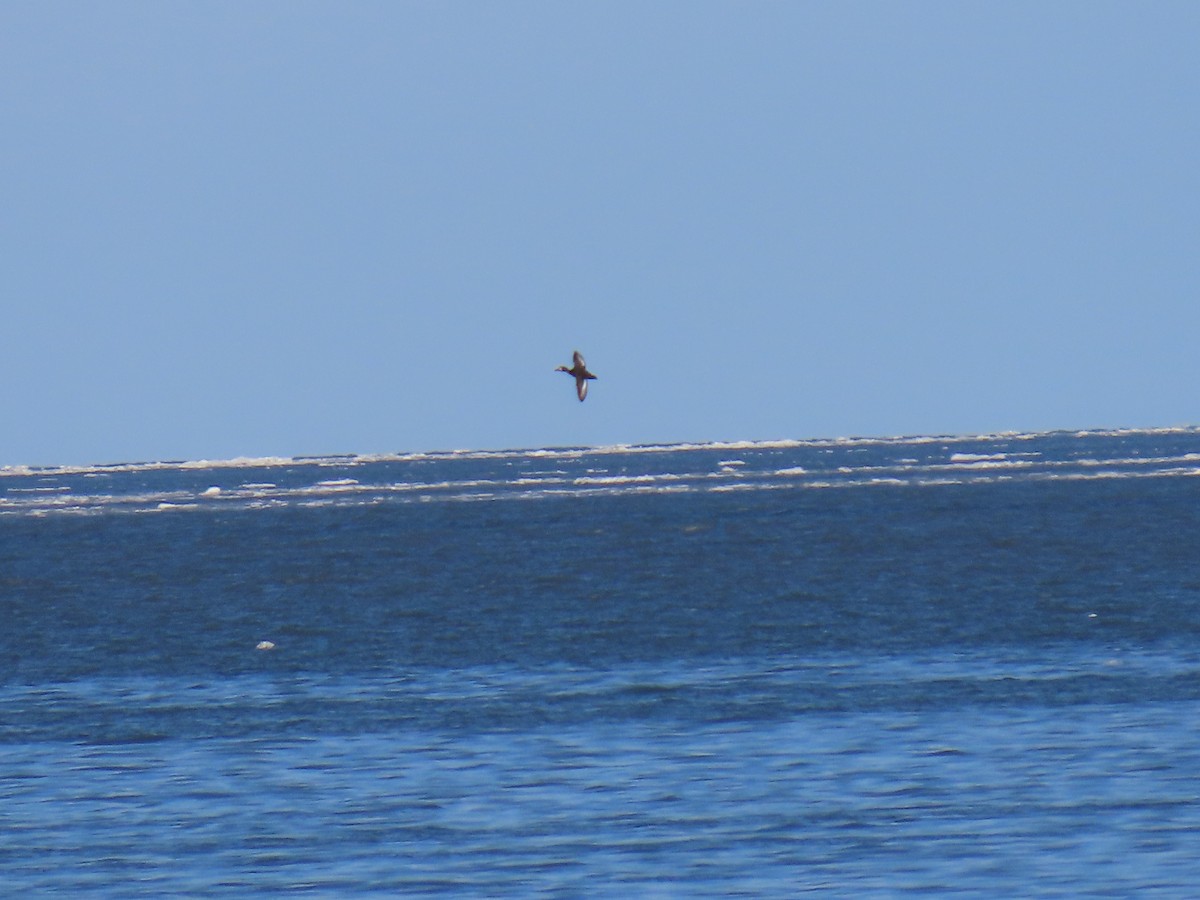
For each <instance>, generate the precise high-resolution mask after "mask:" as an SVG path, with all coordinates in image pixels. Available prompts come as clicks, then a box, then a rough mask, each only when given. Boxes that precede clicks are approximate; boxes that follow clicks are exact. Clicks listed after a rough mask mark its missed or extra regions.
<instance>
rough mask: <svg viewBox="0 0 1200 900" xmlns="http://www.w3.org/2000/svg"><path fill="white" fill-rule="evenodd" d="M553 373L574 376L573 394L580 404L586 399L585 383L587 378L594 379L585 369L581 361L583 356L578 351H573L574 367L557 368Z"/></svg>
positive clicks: (585, 365)
mask: <svg viewBox="0 0 1200 900" xmlns="http://www.w3.org/2000/svg"><path fill="white" fill-rule="evenodd" d="M554 371H555V372H566V373H567V374H568V375H574V376H575V393H576V394H577V395H578V396H579V402H580V403H582V402H583V400H584V398H585V397H587V383H588V379H589V378H595V377H596V376H595V375H593V374H592V373H591V372H589V371H588V369H587V363H585V362H584V361H583V354H582V353H580V352H579V351H578V350H576V351H575V365H574V367H573V368H570V369H568V368H567V367H566V366H559V367H558V368H557V369H555V370H554Z"/></svg>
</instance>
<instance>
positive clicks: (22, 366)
mask: <svg viewBox="0 0 1200 900" xmlns="http://www.w3.org/2000/svg"><path fill="white" fill-rule="evenodd" d="M1198 38H1200V4H1195V3H1191V2H1186V3H1184V2H1155V3H1133V2H1128V3H1107V2H1098V0H1088V2H1057V3H1045V2H1005V3H963V2H918V3H895V2H880V3H874V2H836V3H834V2H829V3H814V2H791V3H725V2H722V3H709V2H703V0H700V2H694V0H693V2H679V3H676V2H661V3H653V2H652V3H645V2H636V3H622V2H605V3H582V2H580V3H559V2H515V3H440V2H421V3H402V2H390V0H389V2H379V3H373V2H372V3H366V2H359V3H310V2H291V0H289V2H279V3H276V2H266V0H262V2H255V3H243V2H219V0H218V2H195V3H191V2H167V3H163V2H157V0H154V2H149V0H148V2H137V3H131V2H120V0H113V2H107V3H102V4H89V3H70V2H52V3H39V2H19V0H13V2H8V3H5V4H3V5H0V92H2V93H0V243H2V246H3V248H4V249H3V257H4V262H3V266H2V270H3V280H2V282H0V284H2V290H3V305H4V315H3V319H2V321H3V323H4V330H3V334H4V340H3V348H4V352H3V354H2V355H0V378H2V379H3V388H2V390H0V415H2V416H3V422H4V425H3V429H2V430H0V465H3V464H21V463H27V464H50V463H82V462H115V461H129V460H151V459H198V458H210V459H212V458H229V457H236V456H262V455H293V454H316V453H336V452H361V453H369V452H391V451H405V450H428V449H450V448H487V447H537V446H548V445H578V444H585V445H586V444H610V443H617V442H657V441H677V440H678V441H682V440H689V441H691V440H741V439H774V438H805V437H834V436H839V435H896V434H931V433H970V432H988V431H997V430H1040V429H1052V428H1085V427H1111V426H1166V425H1181V424H1192V423H1197V422H1200V391H1198V390H1197V386H1198V385H1200V362H1198V359H1200V356H1198V354H1197V352H1196V347H1195V343H1196V336H1197V334H1198V333H1200V290H1198V289H1200V252H1198V248H1200V202H1198V200H1200V190H1198V189H1200V166H1198V165H1197V162H1196V161H1197V159H1200V140H1198V138H1200V116H1197V114H1196V110H1197V102H1198V101H1200V54H1197V53H1196V52H1195V48H1196V46H1197V40H1198ZM575 348H578V349H580V350H581V351H582V352H583V353H584V354H585V355H586V356H587V359H588V362H589V364H590V366H591V368H592V370H593V371H595V372H596V373H597V374H598V375H599V376H600V380H599V381H597V382H595V383H594V384H593V386H592V390H591V393H590V395H589V397H588V400H587V401H586V402H585V403H583V404H580V403H579V402H578V401H577V400H576V399H575V397H574V390H573V387H572V385H571V383H570V379H568V378H567V377H566V376H563V375H561V374H557V373H554V372H553V371H552V370H553V369H554V367H555V366H557V365H560V364H569V361H570V355H571V351H572V350H573V349H575Z"/></svg>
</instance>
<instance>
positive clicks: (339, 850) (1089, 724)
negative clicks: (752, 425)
mask: <svg viewBox="0 0 1200 900" xmlns="http://www.w3.org/2000/svg"><path fill="white" fill-rule="evenodd" d="M1197 475H1200V432H1197V431H1195V430H1190V429H1179V430H1170V431H1161V432H1110V433H1081V434H1047V435H1002V436H993V437H984V438H936V439H934V438H931V439H894V440H883V441H869V440H862V441H826V442H822V441H809V442H776V443H768V444H749V443H745V444H742V443H739V444H724V445H686V446H678V447H620V448H607V449H602V450H561V451H529V452H526V451H513V452H507V453H457V454H412V455H403V456H392V457H374V458H362V457H339V458H325V459H314V460H287V459H271V460H240V461H234V462H229V463H172V464H159V463H147V464H132V465H125V466H102V467H77V468H59V469H28V468H19V469H11V468H10V469H6V470H0V834H3V835H4V839H3V841H0V894H8V895H12V896H29V895H32V894H42V893H50V892H55V891H58V892H61V893H63V894H65V895H69V896H113V897H128V896H139V895H140V896H163V895H197V896H199V895H205V896H208V895H214V894H227V895H230V896H240V895H246V894H273V893H279V894H283V893H287V894H307V895H312V896H358V895H371V894H375V895H386V896H394V895H400V894H402V895H413V896H420V895H426V894H443V893H445V894H459V895H464V896H482V895H489V896H496V895H519V896H528V895H539V894H545V895H550V896H578V895H588V896H612V897H618V896H619V897H628V896H672V897H673V896H706V895H707V896H718V895H719V896H727V895H745V896H778V897H790V896H795V895H797V894H803V893H807V892H813V893H826V894H828V895H831V896H855V897H860V896H894V895H897V894H910V895H915V896H924V895H928V894H939V893H959V894H963V895H978V896H1006V897H1011V896H1072V897H1075V896H1129V895H1132V894H1137V895H1139V896H1140V895H1150V896H1155V895H1157V896H1179V897H1188V896H1195V895H1196V894H1197V893H1198V892H1200V857H1198V856H1197V854H1196V852H1195V837H1194V832H1195V830H1196V829H1197V828H1200V742H1198V741H1197V740H1196V734H1197V733H1198V729H1200V702H1198V701H1200V552H1197V550H1198V542H1197V526H1198V525H1200V478H1197V477H1196V476H1197ZM263 641H269V642H271V644H273V645H274V646H273V648H272V649H257V647H258V645H259V643H260V642H263Z"/></svg>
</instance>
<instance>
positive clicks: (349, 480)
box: [0, 428, 1200, 516]
mask: <svg viewBox="0 0 1200 900" xmlns="http://www.w3.org/2000/svg"><path fill="white" fill-rule="evenodd" d="M1197 475H1200V429H1196V428H1171V429H1143V430H1134V429H1117V430H1110V431H1103V432H1101V431H1088V432H1061V431H1060V432H1043V433H1040V434H1032V433H1031V434H1026V433H1006V434H998V435H960V436H950V437H945V436H937V437H920V436H918V437H898V438H832V439H821V440H771V441H713V442H708V443H696V442H689V443H680V444H642V445H625V444H619V445H612V446H604V447H566V448H539V449H534V450H479V451H467V450H455V451H438V452H427V453H398V454H372V455H356V454H337V455H329V456H307V457H253V458H251V457H241V458H237V459H231V460H219V461H210V460H195V461H183V462H179V461H169V462H153V463H128V464H108V465H103V466H91V467H89V466H62V467H19V466H15V467H14V466H9V467H6V468H4V469H0V476H2V477H0V516H8V515H50V514H70V515H89V514H92V515H96V514H106V513H124V512H135V513H158V512H168V511H170V512H176V511H197V510H198V511H204V510H214V509H225V510H229V509H239V508H240V509H256V510H260V509H272V508H278V507H286V506H301V507H314V506H331V505H359V506H361V505H373V504H386V503H407V502H431V501H438V502H451V501H457V502H464V501H481V500H505V499H537V498H555V497H558V498H562V497H589V496H598V495H619V494H631V495H634V494H636V495H644V494H648V493H649V494H654V493H664V494H665V493H681V492H693V493H699V492H712V493H724V492H732V491H738V492H745V491H765V490H827V489H854V488H893V489H895V488H909V487H936V486H951V485H984V484H999V483H1007V482H1034V481H1047V482H1049V481H1088V480H1092V481H1094V480H1101V479H1114V478H1148V477H1157V478H1168V477H1176V478H1179V477H1190V476H1197Z"/></svg>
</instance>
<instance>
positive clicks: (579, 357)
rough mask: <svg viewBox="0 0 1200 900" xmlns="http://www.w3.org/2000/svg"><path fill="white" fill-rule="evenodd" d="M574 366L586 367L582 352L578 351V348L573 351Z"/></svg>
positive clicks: (578, 367)
mask: <svg viewBox="0 0 1200 900" xmlns="http://www.w3.org/2000/svg"><path fill="white" fill-rule="evenodd" d="M575 368H577V369H586V368H587V363H585V362H584V361H583V354H582V353H580V352H579V351H578V350H576V351H575Z"/></svg>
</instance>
